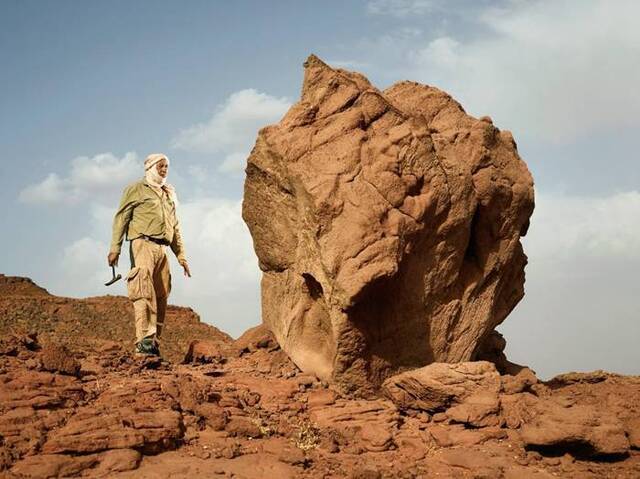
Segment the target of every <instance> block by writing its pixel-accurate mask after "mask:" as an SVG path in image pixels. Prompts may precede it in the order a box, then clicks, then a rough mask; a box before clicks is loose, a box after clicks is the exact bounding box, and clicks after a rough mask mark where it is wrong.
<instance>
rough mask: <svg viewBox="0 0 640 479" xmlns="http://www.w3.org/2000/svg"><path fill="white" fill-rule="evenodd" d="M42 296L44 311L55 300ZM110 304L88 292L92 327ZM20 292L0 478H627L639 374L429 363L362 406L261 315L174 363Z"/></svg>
mask: <svg viewBox="0 0 640 479" xmlns="http://www.w3.org/2000/svg"><path fill="white" fill-rule="evenodd" d="M23 284H25V285H26V284H29V283H28V282H23ZM41 299H42V300H43V301H44V302H43V303H42V304H41V305H40V306H41V308H42V309H41V311H42V312H43V313H44V311H46V310H47V309H46V308H47V307H48V305H49V302H50V301H55V299H56V298H55V296H52V297H49V298H44V297H43V298H41ZM58 299H59V300H61V301H63V300H64V301H66V299H65V298H58ZM120 299H121V298H101V299H100V301H101V303H100V304H101V305H102V306H101V308H100V309H94V310H93V312H94V314H95V315H96V316H91V318H97V319H96V320H95V321H96V322H92V323H90V324H98V323H97V321H98V320H100V321H101V322H103V323H104V322H106V321H107V320H109V318H110V317H111V316H110V315H111V314H112V312H111V311H112V310H116V311H117V310H118V304H119V301H120ZM33 301H34V298H33V297H32V296H31V295H29V294H21V295H18V294H14V295H8V296H6V297H0V306H1V307H4V308H5V309H2V310H0V312H1V311H5V314H6V313H11V314H12V315H11V316H10V318H14V319H21V321H20V322H19V324H20V325H21V327H24V326H26V325H29V326H31V327H32V332H31V333H30V334H28V335H21V334H11V333H10V332H8V331H7V330H6V329H0V477H2V478H4V477H7V478H16V479H17V478H24V477H29V478H51V477H96V478H98V477H101V478H109V479H111V478H118V479H125V478H139V477H190V478H210V477H231V476H233V477H237V478H244V479H254V478H264V477H278V478H282V479H285V478H316V477H348V478H357V477H360V478H361V477H380V478H387V477H394V478H395V477H398V478H401V477H504V478H520V477H536V478H552V477H580V478H592V479H596V478H600V477H629V478H631V477H639V473H640V450H638V449H639V448H640V377H632V376H620V375H616V374H611V373H607V372H604V371H594V372H591V373H568V374H564V375H560V376H557V377H556V378H554V379H553V380H552V381H549V382H546V383H543V382H540V381H539V380H538V379H537V378H536V377H535V375H534V374H533V372H532V371H531V370H529V369H528V368H521V369H520V370H518V371H517V373H515V374H514V375H511V374H504V375H500V374H498V372H497V370H498V369H499V368H496V366H494V364H493V363H491V362H486V361H474V362H465V363H433V364H430V365H428V366H425V367H422V368H418V369H415V370H411V371H405V372H402V373H399V374H397V375H394V376H391V377H389V378H387V379H386V380H385V381H384V383H383V386H382V388H381V392H384V393H385V396H386V397H380V396H378V397H375V398H372V399H368V400H364V399H362V398H353V397H350V396H349V395H344V394H342V393H341V392H340V391H339V390H337V388H336V387H334V386H333V385H330V384H328V383H326V382H324V381H320V380H318V378H316V377H315V376H313V375H310V374H307V373H304V372H302V371H300V369H299V368H297V367H296V366H295V365H294V364H293V363H292V362H291V360H290V359H289V357H288V356H287V354H286V353H285V352H284V351H282V349H281V348H280V347H279V346H278V344H277V342H276V341H275V339H274V337H273V335H272V334H271V333H270V332H269V331H268V329H267V328H266V327H265V326H264V325H261V326H258V327H255V328H252V329H250V330H248V331H247V332H246V333H245V334H243V335H242V336H241V337H240V338H238V339H237V340H235V341H234V340H232V339H230V338H229V337H228V336H226V335H224V334H223V333H221V332H217V333H216V331H215V330H214V328H213V327H211V326H208V328H210V329H211V330H213V331H210V332H209V333H210V334H209V335H208V336H207V335H204V334H203V338H202V339H199V340H192V341H190V342H189V341H183V340H186V339H187V336H184V337H182V336H180V337H181V338H182V339H181V340H180V343H179V344H181V345H182V346H181V347H182V350H181V354H180V355H177V354H176V356H177V357H178V359H179V361H180V362H176V363H173V364H171V363H169V362H167V361H166V360H160V359H158V358H144V359H140V358H136V357H134V356H133V354H132V352H131V348H130V347H129V345H128V344H126V342H125V343H122V344H119V342H118V341H115V340H114V336H113V333H112V332H111V330H110V329H108V328H99V327H95V328H94V329H93V331H92V332H93V336H92V337H91V341H90V343H88V342H87V341H86V337H87V335H86V329H85V328H84V327H82V322H81V318H79V317H78V315H77V313H75V312H74V311H75V308H73V307H68V306H69V305H66V303H64V302H61V303H55V302H54V304H60V305H62V306H61V310H60V312H59V313H58V314H56V315H55V317H53V318H52V317H48V316H44V314H42V313H41V314H42V316H35V318H38V317H45V318H47V319H48V320H47V321H37V320H35V319H34V320H33V321H31V320H30V318H32V316H31V315H30V314H29V315H25V313H27V312H30V311H32V308H33V305H34V303H33ZM73 301H74V303H72V304H73V305H74V306H75V307H76V308H78V309H80V305H83V304H84V301H87V300H73ZM109 302H111V303H112V304H111V307H109V304H108V303H109ZM9 305H10V308H11V309H8V306H9ZM65 305H66V306H65ZM81 310H83V311H87V310H88V309H87V308H83V309H81ZM100 311H105V313H103V314H104V315H103V316H100V314H101V313H100ZM2 318H3V317H2V316H0V320H2ZM54 319H55V321H53V320H54ZM92 321H94V320H93V319H92ZM2 324H3V323H2V322H1V321H0V325H2ZM8 324H11V323H8ZM13 324H18V322H16V323H13ZM51 326H55V327H54V328H53V330H52V328H51ZM200 326H204V325H200ZM176 327H179V324H176ZM191 329H193V331H191V332H192V333H193V332H194V331H195V332H196V333H197V332H198V330H199V328H196V327H193V328H191ZM183 333H184V331H183ZM183 333H180V334H181V335H182V334H183ZM101 335H104V337H100V336H101ZM216 338H217V339H216ZM499 343H500V341H497V342H496V344H495V345H494V346H492V348H490V349H491V350H493V351H494V352H496V351H497V353H496V354H497V355H498V356H499V355H500V353H501V345H500V344H499ZM183 359H184V361H185V362H182V361H183ZM78 365H79V367H78Z"/></svg>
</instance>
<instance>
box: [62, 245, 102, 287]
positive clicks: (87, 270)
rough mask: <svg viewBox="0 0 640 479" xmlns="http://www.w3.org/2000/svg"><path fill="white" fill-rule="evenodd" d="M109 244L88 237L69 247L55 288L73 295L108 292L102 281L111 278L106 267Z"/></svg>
mask: <svg viewBox="0 0 640 479" xmlns="http://www.w3.org/2000/svg"><path fill="white" fill-rule="evenodd" d="M108 249H109V246H108V245H107V244H106V243H104V242H102V241H99V240H96V239H94V238H92V237H89V236H85V237H83V238H80V239H78V240H76V241H74V242H73V243H71V244H70V245H69V246H67V247H66V248H65V249H64V251H63V254H62V259H61V260H60V261H59V264H58V265H57V269H58V271H59V272H60V276H58V281H57V284H56V285H55V286H56V287H59V285H65V286H64V287H62V288H60V289H62V290H63V291H64V292H65V293H66V294H69V295H73V296H93V295H100V294H106V293H107V291H106V289H104V286H103V284H104V283H106V282H107V281H108V280H109V279H111V271H109V270H108V266H107V251H108Z"/></svg>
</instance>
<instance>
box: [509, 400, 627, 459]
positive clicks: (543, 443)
mask: <svg viewBox="0 0 640 479" xmlns="http://www.w3.org/2000/svg"><path fill="white" fill-rule="evenodd" d="M520 436H521V438H522V441H523V442H524V443H525V445H526V446H528V447H531V448H540V449H542V450H554V451H563V452H564V451H568V452H570V453H577V454H579V455H586V456H598V455H616V454H617V455H622V454H626V453H627V452H628V451H629V447H630V444H629V439H627V436H626V434H625V430H624V427H623V425H622V423H621V421H620V420H619V419H618V418H616V417H615V416H614V415H613V414H611V413H608V412H606V411H604V410H601V409H599V408H596V407H593V406H573V407H563V406H561V405H559V404H558V403H556V402H554V401H552V400H546V401H540V402H539V403H538V404H537V405H536V412H535V414H534V416H533V418H532V419H531V420H529V421H528V422H527V423H526V424H524V425H523V426H522V428H521V430H520Z"/></svg>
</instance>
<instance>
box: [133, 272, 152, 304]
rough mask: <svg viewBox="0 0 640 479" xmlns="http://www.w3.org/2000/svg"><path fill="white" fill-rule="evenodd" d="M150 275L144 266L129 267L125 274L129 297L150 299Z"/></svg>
mask: <svg viewBox="0 0 640 479" xmlns="http://www.w3.org/2000/svg"><path fill="white" fill-rule="evenodd" d="M152 287H153V286H152V285H151V275H150V274H149V270H148V269H146V268H140V267H138V266H136V267H134V268H131V271H129V274H128V275H127V293H128V295H129V299H130V300H132V301H135V300H136V299H151V288H152Z"/></svg>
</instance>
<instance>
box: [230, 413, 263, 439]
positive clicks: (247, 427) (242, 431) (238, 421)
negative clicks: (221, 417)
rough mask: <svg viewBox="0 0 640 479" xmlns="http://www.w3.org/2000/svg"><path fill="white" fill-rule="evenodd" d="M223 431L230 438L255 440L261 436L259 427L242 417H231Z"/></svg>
mask: <svg viewBox="0 0 640 479" xmlns="http://www.w3.org/2000/svg"><path fill="white" fill-rule="evenodd" d="M225 430H226V431H227V432H228V433H229V434H230V435H231V436H242V437H251V438H256V437H260V436H262V431H260V427H259V426H258V425H257V424H255V423H254V422H252V421H251V420H250V419H247V418H244V417H233V418H231V419H230V420H229V423H228V424H227V425H226V427H225Z"/></svg>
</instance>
